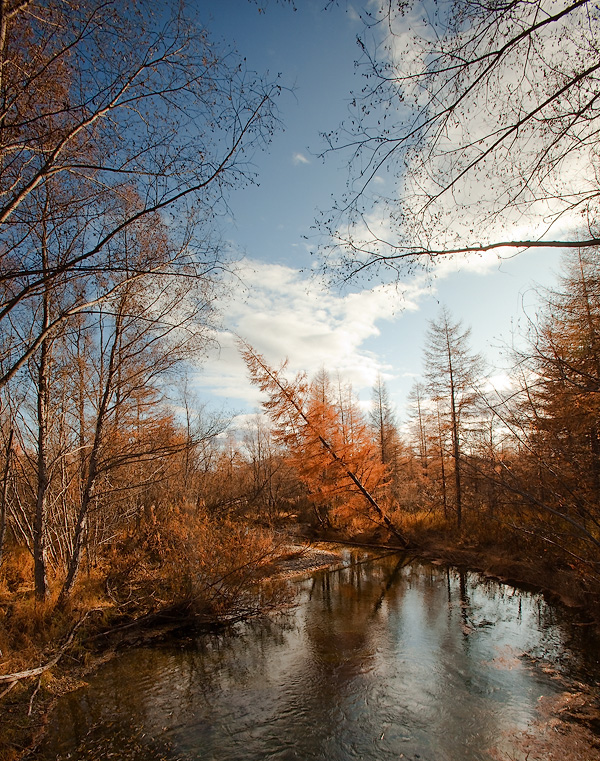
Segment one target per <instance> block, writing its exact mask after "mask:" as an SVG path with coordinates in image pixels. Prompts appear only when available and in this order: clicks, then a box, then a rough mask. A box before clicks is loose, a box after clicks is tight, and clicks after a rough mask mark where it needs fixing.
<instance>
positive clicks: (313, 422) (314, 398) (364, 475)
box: [240, 341, 407, 545]
mask: <svg viewBox="0 0 600 761" xmlns="http://www.w3.org/2000/svg"><path fill="white" fill-rule="evenodd" d="M240 351H241V353H242V356H243V358H244V361H245V362H246V366H247V368H248V371H249V374H250V379H251V381H252V383H254V384H255V385H256V386H258V387H259V388H260V390H261V391H262V392H263V393H265V394H267V400H266V401H265V402H263V406H264V408H265V410H266V412H267V414H268V415H269V417H270V418H271V420H272V422H273V426H274V428H273V432H274V435H275V436H276V438H277V439H278V440H279V441H281V442H282V443H283V444H284V445H285V446H286V447H287V449H288V451H289V452H290V456H291V458H292V461H293V462H294V465H295V466H296V467H297V468H298V473H299V476H300V478H301V479H302V480H303V481H305V483H306V484H307V485H308V488H309V491H314V492H316V494H317V499H319V498H320V497H321V494H320V493H319V492H320V490H321V489H322V488H324V489H325V493H329V492H330V491H331V489H332V488H333V489H334V490H335V491H338V492H339V491H344V492H345V493H346V501H347V502H348V503H349V504H350V506H351V509H356V508H355V507H354V505H355V504H356V499H357V498H358V499H359V500H360V502H361V503H362V505H363V508H362V512H363V513H364V514H366V515H367V516H369V514H371V513H372V514H374V515H375V516H376V518H377V521H378V522H380V523H381V524H382V525H384V526H385V527H386V528H387V529H388V530H389V531H390V532H391V533H392V534H393V535H394V536H395V537H396V538H398V539H399V540H400V541H401V542H402V543H403V544H405V545H406V544H407V541H406V539H405V538H404V536H403V535H402V534H401V532H400V531H399V530H398V529H397V528H396V526H394V524H393V522H392V521H391V519H390V517H389V516H388V515H387V514H386V512H385V510H384V509H382V507H381V505H380V504H379V503H378V501H377V499H376V498H375V496H374V493H375V490H376V489H377V487H378V486H379V485H380V483H381V482H382V479H383V478H384V475H385V467H384V466H383V465H382V464H381V462H380V461H379V457H378V453H377V449H376V447H375V446H374V444H373V440H372V438H371V437H369V435H368V426H367V425H366V423H360V424H359V423H357V422H355V425H354V427H353V431H352V433H351V435H349V432H348V431H346V433H345V434H344V431H343V428H342V426H341V422H340V419H339V416H338V414H337V412H336V409H335V405H334V404H332V403H331V402H330V400H329V399H328V398H327V394H326V393H325V392H326V391H327V387H328V385H329V384H328V379H327V377H326V374H325V373H322V374H321V376H320V380H319V382H317V383H316V384H313V385H312V386H311V384H309V383H308V381H307V379H306V377H305V376H304V375H302V374H300V375H297V376H296V377H295V378H294V379H293V380H289V379H288V378H287V377H286V363H284V364H283V365H282V367H280V368H279V369H276V368H272V367H270V365H269V364H268V363H267V362H266V360H265V358H264V357H263V356H261V355H260V354H258V353H257V352H256V351H255V350H254V349H253V348H252V347H251V346H249V345H248V344H247V343H245V342H243V341H240ZM353 415H354V417H355V421H357V420H358V412H357V411H353ZM344 439H346V440H344ZM324 470H325V471H326V472H327V483H325V484H324V483H323V482H322V479H321V477H320V475H319V474H322V473H323V471H324ZM364 507H366V508H367V510H366V512H365V510H364Z"/></svg>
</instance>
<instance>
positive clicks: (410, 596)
mask: <svg viewBox="0 0 600 761" xmlns="http://www.w3.org/2000/svg"><path fill="white" fill-rule="evenodd" d="M298 586H299V598H298V599H299V603H300V604H299V605H298V606H297V607H296V608H294V609H293V610H292V611H291V612H290V613H287V614H285V615H281V616H278V617H276V618H274V619H269V620H266V621H263V620H261V621H253V622H250V623H247V624H243V625H238V626H237V627H236V628H235V630H234V632H233V633H229V634H220V635H201V636H198V637H195V638H194V637H192V638H189V637H188V638H185V639H182V640H174V641H173V642H172V643H170V644H169V645H161V646H160V647H151V648H140V649H138V650H133V651H130V652H126V653H123V654H122V655H121V656H119V657H118V658H117V659H115V660H113V661H111V662H110V663H108V664H106V665H105V666H103V667H102V668H101V669H100V670H99V671H98V673H97V674H96V675H95V676H94V677H93V679H91V680H90V684H89V687H87V688H85V689H82V690H79V691H77V692H75V693H72V694H71V695H68V696H67V697H65V698H64V699H62V700H61V702H60V704H59V706H58V709H57V711H56V712H55V714H54V716H53V718H52V722H51V727H50V732H49V736H48V740H47V742H46V744H45V746H44V747H43V748H42V749H41V751H40V753H39V755H38V756H37V758H39V759H92V758H98V759H109V758H115V759H123V760H124V761H150V760H154V759H170V760H173V761H175V760H176V759H181V760H182V761H188V760H190V759H211V760H214V761H222V760H225V759H227V760H231V761H233V760H234V759H235V760H236V761H237V760H238V759H244V760H246V759H248V761H253V760H254V759H256V760H258V759H261V760H262V759H278V760H284V759H302V760H306V761H308V760H309V759H327V761H342V760H343V761H346V760H347V759H354V758H356V759H373V760H375V759H377V760H379V759H386V760H387V759H394V760H397V759H420V761H475V760H477V761H484V760H485V761H490V760H491V759H493V758H495V757H496V756H495V754H496V752H498V751H500V752H503V753H504V752H505V751H507V749H508V748H509V740H508V739H507V738H508V736H509V735H511V734H513V733H514V732H515V731H519V730H520V729H525V728H526V727H527V726H528V723H529V722H531V721H532V720H533V719H534V717H535V709H536V705H537V703H538V699H539V698H540V696H542V695H546V696H551V695H553V694H555V693H558V692H560V691H561V690H562V689H564V687H562V686H561V684H560V681H559V680H557V678H556V671H557V670H558V671H559V672H562V673H566V674H570V675H572V676H576V677H577V678H579V679H582V678H584V679H586V680H587V681H588V683H594V682H595V681H596V680H597V677H598V673H599V672H598V664H597V662H596V657H597V656H596V651H595V650H594V648H593V647H590V646H589V643H588V649H587V650H586V649H585V643H584V642H582V641H581V633H582V632H583V631H584V630H585V627H576V626H571V624H570V623H569V621H568V615H567V614H566V613H565V612H564V611H562V610H561V609H559V608H553V607H551V606H549V605H547V604H546V603H545V602H544V600H543V598H542V597H541V596H539V595H535V594H530V593H527V592H523V591H519V590H515V589H513V588H512V587H508V586H504V585H502V584H497V583H495V582H491V581H486V580H483V579H482V578H481V577H480V576H479V575H478V574H471V573H465V572H460V571H457V570H453V569H446V568H445V567H442V566H436V565H430V564H426V563H421V562H416V561H413V562H411V563H408V562H407V560H406V559H405V558H402V557H399V556H396V555H391V556H387V557H384V558H379V559H371V560H367V559H366V557H365V556H364V555H359V554H356V553H354V554H351V553H348V555H347V560H346V564H345V566H344V567H343V568H341V569H339V570H335V571H332V572H318V573H316V574H314V575H313V576H312V577H310V578H308V579H304V580H302V581H299V582H298Z"/></svg>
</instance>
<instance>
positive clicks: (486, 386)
mask: <svg viewBox="0 0 600 761" xmlns="http://www.w3.org/2000/svg"><path fill="white" fill-rule="evenodd" d="M131 297H132V292H131V290H130V289H127V290H125V291H123V292H121V295H120V301H118V302H115V303H116V304H122V305H123V308H122V310H121V311H119V310H118V309H116V310H114V311H113V312H112V313H111V314H110V316H107V317H106V322H103V320H104V313H103V310H99V311H98V312H97V313H95V315H94V318H93V319H94V321H95V322H94V326H93V327H89V328H87V329H86V324H85V323H84V322H78V323H77V324H75V325H73V324H71V325H70V328H69V330H65V331H62V332H61V333H60V334H55V335H54V336H53V339H52V343H51V347H48V349H47V351H46V354H45V355H44V354H43V353H42V354H41V355H40V357H39V359H37V361H36V362H35V363H31V364H30V367H31V368H35V370H36V372H35V373H32V374H31V376H30V377H29V378H28V380H27V383H22V384H21V386H20V388H21V390H22V392H23V395H22V397H21V398H20V399H19V400H18V403H17V402H16V401H14V400H13V401H12V403H11V404H12V406H11V407H7V408H6V409H5V416H4V419H3V427H2V441H3V460H2V486H1V489H2V491H1V503H0V507H1V512H0V528H1V530H0V552H1V553H2V560H3V565H2V573H3V577H4V579H5V583H6V584H8V585H9V586H11V585H13V586H14V588H15V589H17V588H19V585H21V587H22V588H23V589H26V588H27V587H28V584H29V585H30V584H31V582H32V581H33V582H34V583H35V589H36V592H37V595H38V597H39V598H43V597H45V596H47V595H48V594H49V592H50V587H51V586H53V589H54V594H55V597H56V595H58V600H59V602H60V601H65V600H66V599H67V598H68V597H69V595H70V594H71V593H72V590H73V587H74V583H75V580H76V578H77V576H78V574H80V573H81V571H82V570H84V571H86V574H84V575H85V576H86V578H87V577H89V576H90V574H91V575H92V576H94V577H101V578H103V579H104V580H105V581H106V583H107V585H108V586H107V588H109V589H111V590H113V593H114V594H115V595H117V596H118V595H119V594H122V593H123V592H122V590H123V588H127V589H128V590H129V591H130V590H131V588H132V585H134V586H135V585H137V586H136V588H137V589H142V588H143V587H144V584H146V585H147V586H149V587H152V586H155V585H157V584H158V585H159V586H160V585H162V592H161V594H162V595H163V597H164V599H165V600H166V599H168V598H169V596H171V597H173V598H178V599H182V598H184V597H186V595H187V596H188V597H190V598H191V597H194V596H196V598H197V599H200V598H201V597H202V595H204V597H205V598H211V595H216V597H215V598H214V600H216V599H217V597H218V594H220V595H221V597H222V598H223V599H222V600H221V603H223V600H225V598H227V595H228V594H229V592H227V591H226V587H227V585H226V584H224V582H223V580H224V579H225V578H229V579H230V580H231V579H232V578H235V579H236V581H235V584H234V585H233V586H234V587H236V589H237V588H238V587H237V585H238V584H240V580H241V579H242V578H244V579H245V580H246V581H248V580H250V579H252V578H253V574H254V572H255V571H256V570H257V569H258V567H259V566H261V565H265V564H266V563H267V562H269V561H270V560H272V558H273V557H274V556H275V554H276V551H277V534H278V532H282V533H289V532H293V531H294V530H296V529H295V527H297V526H298V525H300V526H301V527H303V530H306V529H307V528H309V529H310V530H312V531H313V534H314V535H315V536H319V535H320V536H326V535H331V532H332V531H334V532H336V531H337V532H338V535H341V536H346V537H352V536H353V537H356V536H358V535H363V536H364V535H365V533H371V534H372V535H373V534H377V533H378V535H379V537H380V538H382V537H385V538H387V539H386V541H393V542H395V543H397V544H398V545H399V546H418V545H419V544H420V543H422V542H423V541H426V538H427V536H428V535H435V536H437V537H438V538H439V539H442V540H443V541H445V542H446V543H449V544H452V543H455V544H458V545H462V546H472V547H476V546H492V545H494V544H495V545H496V546H497V547H498V546H502V547H503V548H504V550H507V549H508V551H510V550H511V548H514V551H515V554H516V555H520V556H522V555H523V553H525V554H527V553H529V555H530V559H531V560H533V559H535V558H542V559H544V563H546V564H548V563H549V564H550V566H556V567H569V568H570V569H572V570H575V571H576V572H577V573H578V574H579V575H580V577H581V579H582V580H584V583H587V584H590V585H594V584H595V583H596V582H597V580H598V576H597V575H598V564H599V562H600V552H599V550H600V523H599V522H600V491H599V485H600V459H599V458H600V445H599V438H598V437H599V433H598V410H597V404H598V390H599V388H600V385H599V384H600V270H599V267H598V256H597V254H596V253H595V252H589V251H588V252H580V253H578V254H570V255H569V256H568V258H566V259H565V272H564V275H563V277H562V279H561V282H560V285H559V288H557V289H556V290H555V291H552V292H548V293H547V294H546V295H545V303H543V304H542V305H541V306H540V309H539V312H538V314H537V317H536V319H535V321H531V322H530V324H529V328H528V331H527V333H526V334H525V335H524V336H521V339H520V342H519V347H518V348H515V349H513V352H512V358H513V360H514V361H513V367H512V370H511V373H510V374H508V375H507V380H506V381H505V383H504V384H503V387H502V388H500V389H496V388H494V387H493V385H492V384H491V382H490V381H489V380H488V375H489V372H488V371H486V367H485V363H484V360H483V358H482V357H480V356H478V355H476V354H474V353H473V352H472V351H471V350H470V347H469V331H468V330H467V329H463V327H462V326H461V324H460V322H458V321H455V320H454V319H453V318H452V316H451V315H450V314H449V313H448V311H447V310H445V309H442V310H441V312H440V315H439V316H438V318H437V319H436V320H434V321H433V322H432V323H431V324H430V326H429V331H428V335H427V341H426V345H425V347H424V374H423V380H422V381H421V382H418V383H416V384H415V385H414V387H413V389H412V391H411V394H410V398H409V400H408V402H409V403H408V410H409V412H408V415H407V418H406V419H405V420H404V421H398V420H397V417H396V414H395V412H394V409H393V406H392V404H391V403H390V400H389V397H388V392H387V388H386V385H385V382H384V381H383V380H382V379H381V378H379V379H378V381H377V384H376V386H375V388H374V389H373V396H372V400H371V402H370V405H369V410H368V411H367V412H365V411H364V405H360V404H359V402H358V400H357V399H356V398H355V397H354V395H353V393H352V389H351V388H350V387H349V386H348V385H347V384H345V383H344V382H343V380H342V379H341V378H340V377H339V376H334V375H331V374H328V373H327V372H326V370H325V369H323V370H322V371H321V372H320V373H318V374H317V376H316V377H315V378H313V379H308V378H306V376H304V375H302V374H299V375H297V376H295V377H292V376H291V375H290V374H289V373H288V371H287V367H286V366H285V364H284V365H283V366H282V367H280V368H273V367H271V366H269V364H268V363H267V362H266V360H265V359H264V357H262V356H261V355H260V354H258V353H257V352H256V351H255V350H254V349H253V348H252V347H251V346H249V345H247V344H241V346H240V349H241V351H242V353H243V355H244V358H245V360H246V363H247V366H248V370H249V373H250V377H251V379H252V381H253V382H254V383H255V384H256V385H258V386H259V387H260V389H261V390H262V392H263V394H264V397H265V402H264V407H265V414H264V415H259V414H257V415H256V416H254V417H253V418H252V419H251V421H250V422H248V423H247V424H246V425H245V427H244V428H243V429H240V430H237V431H236V430H228V428H227V422H226V421H223V420H221V419H219V418H218V417H213V418H211V417H210V415H208V413H207V412H206V411H204V410H198V409H197V408H196V407H195V406H194V404H193V403H192V401H191V400H190V398H189V395H186V391H185V389H183V391H182V394H181V396H180V402H179V406H178V408H177V409H176V410H175V408H174V406H173V403H172V402H171V401H169V400H168V399H166V398H164V390H161V387H160V385H157V384H156V383H155V382H153V381H154V379H155V377H156V375H157V373H160V371H161V370H162V368H163V363H167V365H168V364H169V363H171V362H173V361H175V359H176V358H177V353H176V352H175V351H173V348H172V343H170V341H169V340H165V337H164V336H161V338H162V341H157V340H155V339H156V336H157V333H156V328H155V327H153V328H152V330H149V329H148V326H147V323H146V322H144V323H143V329H141V328H140V325H139V322H138V321H137V320H136V319H134V317H133V316H132V314H131V311H128V310H127V309H126V308H125V305H126V304H127V298H131ZM121 314H122V315H123V318H122V321H119V315H121ZM146 314H148V310H146ZM118 325H121V326H122V327H121V330H120V331H119V330H117V326H118ZM159 335H160V334H159ZM84 348H85V350H84ZM50 349H51V351H50ZM44 356H45V359H44ZM132 357H134V358H135V361H133V360H132ZM42 369H43V370H44V372H41V370H42ZM8 410H10V414H6V412H7V411H8ZM40 537H41V538H40ZM48 576H50V578H51V579H52V580H53V581H52V584H49V582H48ZM127 585H129V586H127ZM118 589H120V590H121V591H117V590H118ZM239 589H241V585H240V586H239ZM217 591H218V594H217Z"/></svg>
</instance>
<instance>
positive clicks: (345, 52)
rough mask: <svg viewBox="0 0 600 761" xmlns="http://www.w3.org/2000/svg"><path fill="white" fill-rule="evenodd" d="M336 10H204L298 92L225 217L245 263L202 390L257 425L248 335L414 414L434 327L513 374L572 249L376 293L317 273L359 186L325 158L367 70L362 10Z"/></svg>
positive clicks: (374, 286) (259, 65) (469, 262)
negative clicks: (320, 255) (331, 226)
mask: <svg viewBox="0 0 600 761" xmlns="http://www.w3.org/2000/svg"><path fill="white" fill-rule="evenodd" d="M367 4H369V5H372V3H364V5H367ZM324 5H325V4H324V3H323V0H302V2H301V3H297V10H296V11H293V10H292V9H291V8H290V7H289V6H285V5H280V4H277V3H269V4H268V6H267V8H266V12H264V13H262V12H259V9H258V7H257V5H255V4H254V3H251V2H248V1H247V0H226V1H225V2H215V0H197V1H196V4H195V8H196V10H197V12H198V15H199V17H200V19H201V20H202V22H203V23H205V24H206V25H207V26H208V28H209V30H210V32H211V35H212V37H213V39H216V40H223V41H224V44H227V45H234V46H235V47H236V48H237V50H238V51H239V52H240V53H241V55H242V56H244V57H245V58H246V60H247V64H248V66H249V68H251V69H255V70H256V71H258V72H265V71H267V70H268V71H269V72H270V73H271V74H272V75H273V74H278V73H280V74H281V81H282V84H283V85H284V86H285V87H286V88H288V89H285V90H284V92H283V94H282V96H281V98H280V103H279V107H280V117H281V121H282V129H281V130H280V131H279V132H277V133H276V134H275V136H274V139H273V141H272V144H271V145H270V147H269V149H268V151H267V152H265V153H262V154H257V156H256V157H255V170H256V175H257V177H256V179H257V184H256V185H254V186H250V187H247V188H239V189H236V190H235V191H234V192H233V194H232V197H231V202H230V208H231V216H230V217H228V218H226V219H224V220H222V228H223V233H224V236H225V240H226V246H227V248H228V249H229V250H230V252H231V253H232V254H233V255H234V256H235V257H236V258H238V259H240V260H241V261H240V265H239V267H238V271H237V272H236V274H235V276H234V277H233V279H232V285H233V288H232V290H231V291H230V292H229V293H228V294H227V295H226V296H225V297H224V298H223V303H222V304H221V307H222V312H223V326H222V331H220V333H219V335H218V336H217V338H218V341H219V344H220V349H219V350H218V351H217V350H215V351H214V352H212V353H211V355H210V356H209V358H208V360H207V361H206V362H205V363H204V364H203V368H202V370H201V372H200V373H199V375H198V377H197V380H196V385H197V387H198V389H199V394H200V397H201V398H202V399H203V400H206V401H208V402H209V403H210V405H211V406H213V405H217V406H219V405H221V404H223V405H225V406H226V407H227V408H228V409H230V410H231V411H233V412H239V413H243V414H244V413H245V414H247V413H251V412H252V411H253V410H254V409H256V408H257V407H258V406H259V403H260V395H259V394H258V392H257V390H256V389H255V388H254V387H252V386H251V385H250V383H249V382H248V379H247V375H246V370H245V367H244V364H243V362H242V360H241V358H240V357H239V354H238V352H237V349H236V346H235V335H236V334H239V335H241V336H242V337H243V339H244V340H246V341H247V342H248V343H250V344H252V345H253V346H254V347H255V348H256V349H257V351H259V352H261V353H263V354H264V355H265V357H266V358H267V360H268V361H269V362H271V363H273V364H278V363H279V362H280V361H281V360H283V359H284V358H285V357H286V356H287V357H289V361H290V368H291V369H292V370H294V371H297V370H304V371H306V372H307V373H308V374H309V375H312V374H314V373H315V372H317V371H318V370H319V369H320V368H321V367H323V366H325V367H326V368H327V369H328V370H329V372H330V373H332V375H335V374H336V373H337V372H339V373H340V374H341V376H342V377H343V378H344V379H345V380H346V381H348V382H350V383H352V385H353V388H354V390H355V392H356V393H358V394H359V396H360V398H361V399H362V400H364V401H367V400H368V399H369V398H370V394H371V387H372V386H373V384H374V382H375V379H376V376H377V373H378V372H379V373H381V374H382V376H383V377H384V379H385V380H386V383H387V385H388V389H389V391H390V398H391V400H392V402H393V403H394V404H395V405H396V407H397V408H398V410H399V412H400V415H402V411H403V407H404V404H405V401H406V396H407V394H408V391H409V389H410V387H411V385H412V383H413V382H414V380H415V379H416V378H418V377H419V376H420V374H421V370H422V347H423V340H424V336H425V332H426V330H427V324H428V321H429V320H431V319H432V318H434V317H435V316H436V315H437V314H438V311H439V307H440V304H442V303H443V304H445V305H446V306H447V307H448V308H449V309H450V311H451V313H452V315H453V316H454V317H455V318H457V319H461V320H462V321H463V323H464V324H465V326H471V328H472V343H473V348H474V349H475V350H476V351H480V352H482V353H484V354H485V355H486V357H487V358H488V359H489V360H490V362H491V363H492V364H493V365H495V366H497V367H498V368H499V369H498V373H500V372H501V368H502V364H503V355H504V354H505V353H506V348H507V347H508V346H509V345H510V343H511V341H512V340H513V339H512V335H513V333H514V332H518V330H519V327H520V325H523V324H524V323H525V322H526V317H525V315H524V312H523V308H525V311H526V313H527V314H529V315H530V316H533V314H534V312H535V305H536V304H537V303H538V295H537V286H538V285H541V286H552V285H553V284H554V283H555V282H556V274H557V272H558V270H559V261H560V252H559V251H557V250H553V251H552V250H543V249H540V250H537V251H530V252H526V253H524V254H520V255H518V256H515V257H513V258H507V259H502V260H499V259H498V256H497V254H496V253H489V254H487V255H484V256H470V257H463V258H460V259H455V260H452V261H451V260H442V261H440V262H439V263H438V264H437V266H436V267H435V269H432V270H431V271H429V272H416V273H413V274H407V275H406V276H405V277H404V278H403V280H402V282H400V283H399V284H398V286H394V285H391V284H388V285H383V284H381V283H377V282H374V283H371V284H368V285H364V284H360V285H352V286H351V287H350V288H349V289H348V288H347V289H346V290H344V291H339V290H337V289H335V288H333V287H331V286H329V285H327V284H325V283H322V282H319V281H318V280H317V279H316V278H315V277H314V276H313V274H312V272H313V270H314V268H315V257H314V256H311V252H313V251H315V250H316V248H317V246H318V243H319V238H318V235H317V233H316V231H315V229H314V224H315V217H316V216H317V215H318V213H319V210H326V209H327V208H329V206H330V204H331V196H332V195H338V196H339V195H340V194H341V192H342V191H343V188H344V183H345V180H346V178H347V168H346V166H345V163H344V158H343V157H342V156H341V155H329V156H327V157H326V158H325V160H323V159H321V158H320V157H319V154H320V153H321V152H322V151H323V149H324V143H323V140H322V139H321V137H320V133H321V132H324V131H328V130H332V129H335V128H336V127H337V126H338V125H339V123H340V122H341V121H342V119H344V118H345V117H346V116H347V115H348V106H349V103H350V101H351V99H352V95H351V93H352V92H353V91H354V92H356V91H358V90H360V88H361V86H362V82H361V74H360V72H358V71H356V69H355V66H354V62H355V59H356V58H357V57H358V55H359V52H360V51H359V48H358V45H357V43H356V37H357V34H359V33H360V32H361V31H362V28H363V27H362V23H361V21H360V19H359V17H358V13H357V10H359V9H360V7H361V3H358V2H357V3H356V4H354V5H352V3H348V5H344V6H343V7H342V5H343V4H341V5H340V6H332V7H330V8H328V9H324V7H323V6H324ZM389 181H390V178H389V177H387V176H386V175H385V174H384V175H382V176H377V177H376V178H375V182H376V183H378V184H380V185H381V186H382V187H383V186H385V185H386V183H388V182H389Z"/></svg>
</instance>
